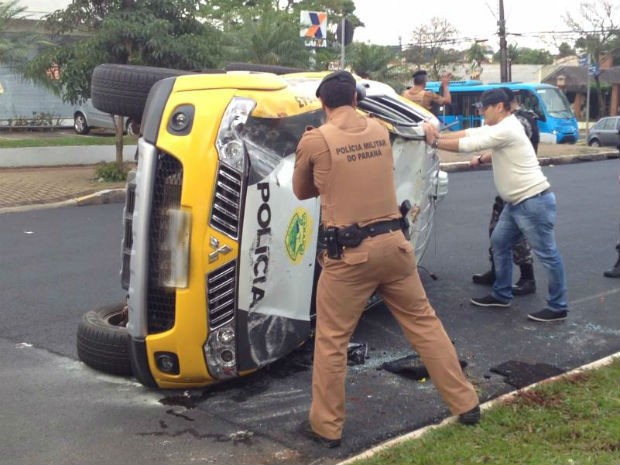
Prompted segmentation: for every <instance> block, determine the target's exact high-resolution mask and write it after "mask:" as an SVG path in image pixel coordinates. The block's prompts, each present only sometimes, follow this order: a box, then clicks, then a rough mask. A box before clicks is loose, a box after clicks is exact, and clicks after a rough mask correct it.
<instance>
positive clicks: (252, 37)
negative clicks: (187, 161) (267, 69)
mask: <svg viewBox="0 0 620 465" xmlns="http://www.w3.org/2000/svg"><path fill="white" fill-rule="evenodd" d="M226 32H227V33H226V39H227V40H226V42H227V43H228V46H227V47H226V48H227V49H228V52H229V53H225V54H224V55H225V56H229V57H230V58H231V59H233V60H236V61H243V62H247V63H259V64H265V65H280V66H294V67H302V68H307V67H308V66H309V61H310V52H309V51H308V50H307V49H306V47H305V46H304V44H303V41H302V39H301V38H300V37H299V26H298V24H297V23H296V22H295V21H294V19H293V18H292V16H291V15H288V14H286V13H284V12H281V11H274V10H265V11H263V12H262V13H261V14H260V15H256V14H245V15H244V17H243V20H242V23H241V24H240V25H238V26H236V27H233V28H231V29H230V30H228V31H226Z"/></svg>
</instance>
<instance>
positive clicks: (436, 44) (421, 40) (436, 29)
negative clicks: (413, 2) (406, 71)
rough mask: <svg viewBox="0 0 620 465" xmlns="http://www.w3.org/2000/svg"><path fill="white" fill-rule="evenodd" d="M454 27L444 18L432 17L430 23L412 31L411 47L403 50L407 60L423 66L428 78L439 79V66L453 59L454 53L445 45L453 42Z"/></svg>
mask: <svg viewBox="0 0 620 465" xmlns="http://www.w3.org/2000/svg"><path fill="white" fill-rule="evenodd" d="M456 32H457V31H456V29H455V28H454V26H452V24H450V23H449V22H448V21H447V20H446V19H444V18H432V19H431V22H430V24H428V25H422V26H420V27H418V28H416V29H414V31H413V37H412V39H413V47H411V48H410V49H409V50H407V51H406V52H405V57H406V59H407V61H409V62H411V63H413V64H416V65H418V66H419V67H424V66H425V65H426V64H429V65H430V69H429V70H427V71H428V74H429V76H430V79H439V78H440V75H441V72H440V71H441V68H442V67H445V66H447V65H448V64H450V63H452V62H453V61H454V56H455V55H454V53H450V51H449V50H446V46H447V45H450V44H453V43H454V42H455V36H456Z"/></svg>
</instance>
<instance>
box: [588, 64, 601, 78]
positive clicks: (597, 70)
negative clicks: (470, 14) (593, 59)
mask: <svg viewBox="0 0 620 465" xmlns="http://www.w3.org/2000/svg"><path fill="white" fill-rule="evenodd" d="M588 73H589V74H590V75H591V76H598V75H599V74H601V70H600V68H599V66H598V64H594V65H590V66H588Z"/></svg>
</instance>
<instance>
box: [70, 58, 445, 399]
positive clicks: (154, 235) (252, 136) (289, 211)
mask: <svg viewBox="0 0 620 465" xmlns="http://www.w3.org/2000/svg"><path fill="white" fill-rule="evenodd" d="M267 71H269V69H267ZM325 74H326V73H324V72H322V73H321V72H287V73H284V74H276V73H274V72H255V71H254V72H250V71H243V70H237V71H227V72H226V71H224V72H220V73H191V74H187V73H184V72H179V71H174V70H165V69H161V68H149V67H140V66H130V65H111V64H104V65H100V66H98V67H97V68H96V69H95V72H94V73H93V81H92V94H93V101H94V104H95V106H97V107H98V108H99V109H101V110H102V111H107V112H110V113H114V114H118V115H123V116H127V117H131V118H132V119H136V120H140V119H141V121H142V124H141V135H140V138H139V142H138V151H137V161H138V163H137V170H136V172H135V173H132V175H130V177H129V180H128V183H127V189H126V194H127V195H126V204H125V208H124V214H123V231H124V238H123V241H122V266H121V282H122V286H123V287H124V289H126V291H127V302H126V303H124V304H119V305H115V306H111V307H107V308H104V309H99V310H94V311H90V312H87V313H86V314H85V315H84V316H83V317H82V321H81V323H80V325H79V327H78V335H77V336H78V337H77V348H78V355H79V357H80V359H81V360H82V361H84V362H85V363H86V364H87V365H90V366H91V367H93V368H95V369H98V370H102V371H105V372H108V373H115V374H120V375H131V374H133V375H134V376H135V377H136V378H137V379H138V380H139V381H140V382H141V383H143V384H144V385H147V386H151V387H160V388H190V387H201V386H205V385H208V384H211V383H214V382H218V381H221V380H225V379H230V378H234V377H237V376H242V375H245V374H248V373H252V372H254V371H256V370H257V369H260V368H261V367H264V366H266V365H267V364H269V363H272V362H274V361H275V360H278V359H280V358H282V357H284V356H286V355H287V354H289V353H290V352H292V351H293V350H295V349H296V348H298V347H299V346H300V345H301V344H303V343H304V342H305V341H307V340H309V339H310V338H311V336H312V334H313V316H314V292H315V286H316V283H317V279H318V276H319V273H320V267H319V265H318V263H317V260H316V255H317V250H319V249H320V247H321V244H319V243H318V228H319V224H320V213H321V212H320V201H319V199H309V200H305V201H300V200H298V199H297V198H296V197H295V195H294V194H293V191H292V172H293V166H294V162H295V148H296V146H297V142H298V140H299V138H300V136H301V134H302V132H303V131H304V130H305V128H306V127H307V126H319V125H320V124H322V121H323V118H324V113H323V111H322V108H321V104H320V102H319V101H318V99H317V98H316V97H315V90H316V87H317V86H318V83H319V82H320V80H321V78H322V77H323V76H324V75H325ZM357 81H358V92H359V93H360V102H359V106H358V111H359V112H361V113H363V114H367V115H368V116H371V117H374V118H377V119H378V120H379V121H381V122H382V123H383V124H384V125H385V126H386V127H387V129H388V130H389V132H390V136H391V142H392V145H393V152H394V163H395V166H394V169H395V182H396V191H397V197H398V201H399V202H400V203H401V205H403V206H405V208H402V209H401V211H402V212H403V214H404V215H405V216H406V218H407V219H408V225H409V226H408V228H409V231H408V232H409V233H410V234H409V236H410V240H411V242H412V245H413V246H414V248H415V250H416V255H417V257H418V262H419V261H420V260H421V259H422V257H423V255H424V251H425V249H426V246H427V245H428V242H429V238H430V235H431V230H432V224H433V216H434V211H435V206H436V203H437V201H438V200H440V199H441V198H442V197H443V196H444V195H445V194H446V193H447V182H448V180H447V174H446V173H444V172H442V171H441V170H440V169H439V159H438V157H437V155H436V154H435V152H434V150H432V149H431V148H430V147H428V146H427V145H426V144H425V142H424V134H423V130H422V124H421V123H422V122H423V121H424V120H433V121H435V123H436V124H438V123H437V120H436V119H435V118H434V117H433V115H432V114H430V113H428V112H427V111H425V110H424V109H422V108H421V107H419V106H417V105H415V104H413V103H411V102H410V101H408V100H405V99H403V98H402V97H400V96H399V95H397V94H396V93H395V92H394V90H393V89H392V88H391V87H389V86H387V85H385V84H382V83H379V82H375V81H370V80H365V79H361V78H357ZM364 94H365V96H364ZM147 96H148V97H147ZM361 97H363V98H361ZM379 301H380V296H373V298H372V299H371V300H370V301H369V307H370V306H372V305H373V304H375V303H377V302H379Z"/></svg>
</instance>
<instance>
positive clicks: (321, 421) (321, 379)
mask: <svg viewBox="0 0 620 465" xmlns="http://www.w3.org/2000/svg"><path fill="white" fill-rule="evenodd" d="M317 96H318V97H319V98H320V100H321V102H322V105H323V109H324V111H325V115H326V117H327V121H326V123H325V124H323V125H322V126H321V127H319V128H311V129H309V130H307V131H306V132H305V133H304V134H303V136H302V137H301V140H300V142H299V144H298V146H297V152H296V154H297V157H296V160H295V169H294V173H293V190H294V192H295V195H296V196H297V197H298V198H299V199H308V198H311V197H315V196H317V195H320V198H321V226H322V234H323V235H324V240H325V241H326V243H327V250H325V251H323V252H322V253H321V255H320V257H319V261H320V262H321V265H322V268H323V269H322V273H321V276H320V279H319V283H318V290H317V302H316V303H317V319H316V335H315V349H314V365H313V371H312V405H311V408H310V414H309V419H308V420H307V421H305V422H304V423H303V424H302V425H301V429H300V431H301V432H302V433H303V434H304V435H305V436H307V437H309V438H311V439H313V440H315V441H317V442H319V443H321V444H322V445H324V446H326V447H337V446H339V445H340V440H341V436H342V429H343V425H344V418H345V376H346V369H347V345H348V343H349V340H350V338H351V335H352V334H353V331H354V329H355V327H356V325H357V322H358V320H359V318H360V316H361V314H362V312H363V311H364V308H365V305H366V302H367V301H368V299H369V297H370V296H371V295H372V293H373V292H374V291H375V290H377V291H378V292H379V293H380V294H381V296H382V297H383V300H384V302H385V303H386V305H387V306H388V308H389V309H390V310H391V312H392V314H393V315H394V317H395V318H396V319H397V321H398V323H399V324H400V326H401V328H402V330H403V331H404V333H405V336H406V337H407V339H408V341H409V342H410V344H411V345H412V346H413V347H414V349H415V350H416V351H417V352H418V353H419V354H420V357H421V359H422V361H423V363H424V365H425V367H426V368H427V370H428V372H429V374H430V376H431V378H432V380H433V383H434V385H435V386H436V387H437V389H438V390H439V392H440V394H441V395H442V397H443V399H444V400H445V402H446V403H447V404H448V407H449V409H450V411H451V412H452V413H453V414H455V415H456V414H458V415H459V419H460V421H461V422H462V423H464V424H475V423H477V422H478V421H479V419H480V408H479V406H478V396H477V394H476V391H475V390H474V388H473V387H472V385H471V384H470V383H469V381H468V380H467V379H466V377H465V375H464V374H463V370H462V369H461V366H460V364H459V360H458V357H457V354H456V351H455V349H454V346H453V345H452V342H451V341H450V339H449V337H448V335H447V334H446V332H445V330H444V328H443V326H442V324H441V322H440V321H439V319H438V318H437V316H436V315H435V311H434V310H433V308H432V307H431V305H430V303H429V301H428V299H427V297H426V293H425V291H424V288H423V287H422V283H421V281H420V277H419V275H418V273H417V266H416V262H415V257H414V250H413V247H412V245H411V243H410V242H409V241H407V239H406V238H405V236H404V234H403V232H402V229H401V228H402V223H401V221H402V217H401V214H400V212H399V208H398V205H397V199H396V192H395V187H394V178H393V170H394V161H393V157H392V148H391V145H390V139H389V134H388V131H387V130H386V129H385V127H384V126H382V125H381V123H379V122H378V121H376V120H373V119H372V118H366V117H364V116H362V115H360V114H358V113H357V111H356V110H355V106H356V105H357V92H356V82H355V79H354V77H353V76H352V75H351V74H350V73H348V72H346V71H336V72H334V73H331V74H329V75H327V76H326V77H325V78H324V79H323V80H322V81H321V84H320V85H319V87H318V89H317Z"/></svg>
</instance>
